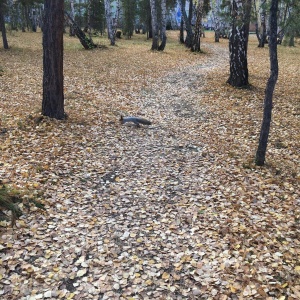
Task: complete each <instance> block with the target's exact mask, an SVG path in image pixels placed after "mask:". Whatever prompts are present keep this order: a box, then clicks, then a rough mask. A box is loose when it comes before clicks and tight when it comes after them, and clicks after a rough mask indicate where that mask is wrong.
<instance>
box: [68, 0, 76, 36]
mask: <svg viewBox="0 0 300 300" xmlns="http://www.w3.org/2000/svg"><path fill="white" fill-rule="evenodd" d="M70 5H71V14H70V17H71V19H73V20H75V10H74V0H70ZM69 35H70V36H75V30H74V28H73V24H71V23H70V33H69Z"/></svg>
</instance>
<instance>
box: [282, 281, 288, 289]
mask: <svg viewBox="0 0 300 300" xmlns="http://www.w3.org/2000/svg"><path fill="white" fill-rule="evenodd" d="M288 285H289V284H288V283H287V282H286V283H284V284H282V285H281V287H282V288H286V287H287V286H288Z"/></svg>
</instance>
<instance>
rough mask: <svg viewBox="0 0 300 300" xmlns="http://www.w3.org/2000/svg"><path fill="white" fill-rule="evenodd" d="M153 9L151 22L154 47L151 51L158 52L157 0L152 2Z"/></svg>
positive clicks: (151, 0)
mask: <svg viewBox="0 0 300 300" xmlns="http://www.w3.org/2000/svg"><path fill="white" fill-rule="evenodd" d="M150 8H151V22H152V47H151V50H158V40H159V35H158V34H159V32H158V23H157V9H156V3H155V0H150Z"/></svg>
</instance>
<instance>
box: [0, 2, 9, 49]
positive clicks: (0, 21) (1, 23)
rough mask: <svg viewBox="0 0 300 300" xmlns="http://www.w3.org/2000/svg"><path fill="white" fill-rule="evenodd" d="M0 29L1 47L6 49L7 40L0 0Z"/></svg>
mask: <svg viewBox="0 0 300 300" xmlns="http://www.w3.org/2000/svg"><path fill="white" fill-rule="evenodd" d="M0 29H1V33H2V41H3V48H4V49H8V42H7V37H6V28H5V21H4V9H3V3H2V2H1V1H0Z"/></svg>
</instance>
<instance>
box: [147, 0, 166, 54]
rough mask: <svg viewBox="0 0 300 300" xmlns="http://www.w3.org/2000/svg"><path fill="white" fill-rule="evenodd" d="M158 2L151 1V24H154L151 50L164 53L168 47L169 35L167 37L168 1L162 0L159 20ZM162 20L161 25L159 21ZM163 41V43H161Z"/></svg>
mask: <svg viewBox="0 0 300 300" xmlns="http://www.w3.org/2000/svg"><path fill="white" fill-rule="evenodd" d="M157 5H158V1H156V0H150V8H151V23H152V47H151V50H159V51H163V50H164V49H165V47H166V42H167V35H166V24H167V22H166V12H167V5H166V0H160V8H161V15H160V18H159V15H158V9H157ZM159 19H160V23H158V20H159ZM160 41H161V43H159V42H160Z"/></svg>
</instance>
